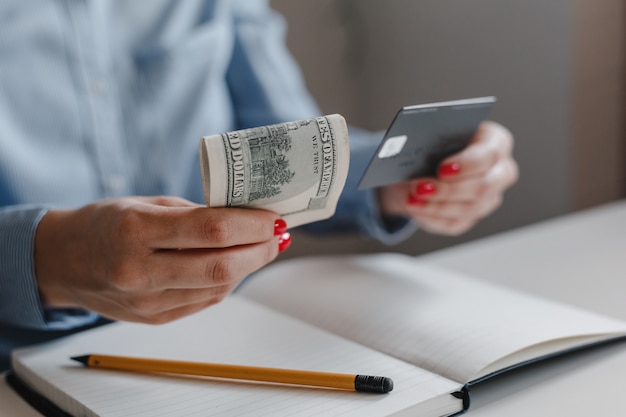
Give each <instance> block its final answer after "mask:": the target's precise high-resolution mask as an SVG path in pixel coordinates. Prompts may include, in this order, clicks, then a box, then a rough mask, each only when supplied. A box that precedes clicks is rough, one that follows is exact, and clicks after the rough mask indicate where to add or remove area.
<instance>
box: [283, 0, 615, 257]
mask: <svg viewBox="0 0 626 417" xmlns="http://www.w3.org/2000/svg"><path fill="white" fill-rule="evenodd" d="M624 3H625V2H624V0H603V1H597V0H576V1H571V0H553V1H550V2H545V1H543V0H509V1H506V2H502V1H499V0H471V1H463V2H459V1H452V0H420V1H419V2H416V1H412V0H385V1H384V2H383V1H377V0H272V5H273V6H274V7H275V8H276V9H277V10H278V11H280V12H281V13H283V14H284V15H285V16H286V18H287V21H288V23H289V32H288V44H289V47H290V49H291V50H292V52H293V53H294V55H295V57H296V59H297V60H298V61H299V63H300V64H301V66H302V68H303V72H304V75H305V78H306V80H307V83H308V86H309V88H310V90H311V92H312V93H313V95H314V96H315V97H316V99H317V100H318V102H319V104H320V106H321V108H322V110H323V112H324V113H341V114H343V115H344V116H346V118H347V119H348V121H349V122H350V123H351V124H354V125H358V126H362V127H365V128H368V129H374V130H380V129H384V128H385V127H386V126H387V124H388V123H389V122H390V121H391V118H392V117H393V115H394V114H395V112H396V111H397V109H398V108H399V107H401V106H403V105H407V104H419V103H426V102H431V101H442V100H448V99H457V98H465V97H473V96H483V95H495V96H497V98H498V103H497V105H496V107H495V108H494V111H493V112H492V114H491V119H493V120H496V121H498V122H500V123H502V124H504V125H505V126H507V127H508V128H509V129H510V130H511V131H512V132H513V133H514V135H515V137H516V149H515V156H516V159H517V160H518V162H519V164H520V170H521V178H520V181H519V183H518V184H517V185H515V186H514V188H512V189H511V190H510V191H509V192H508V193H507V195H506V201H505V203H504V205H503V206H502V207H501V208H500V209H499V210H498V211H497V212H496V213H494V214H493V215H492V216H490V217H489V218H488V219H485V220H484V221H483V222H481V223H480V224H479V225H478V226H477V227H476V228H475V229H473V230H472V231H471V232H469V233H467V234H465V235H463V236H460V237H438V236H433V235H427V234H426V233H423V232H419V233H418V234H416V235H415V236H414V237H413V238H411V239H410V240H409V241H407V242H405V243H403V244H401V245H399V246H396V247H393V248H388V247H383V246H381V245H379V244H377V243H374V242H368V241H364V240H362V239H359V238H355V237H346V238H342V239H332V240H328V239H319V238H317V237H316V238H311V237H307V236H303V235H300V234H296V235H295V236H294V241H293V246H292V248H291V249H290V250H289V251H288V252H289V256H295V255H300V254H303V253H327V252H330V253H335V252H342V251H348V252H355V251H361V252H370V251H380V250H393V251H399V252H405V253H411V254H419V253H424V252H428V251H431V250H435V249H439V248H442V247H446V246H449V245H454V244H457V243H461V242H464V241H468V240H471V239H475V238H479V237H482V236H486V235H489V234H492V233H496V232H499V231H502V230H507V229H511V228H515V227H519V226H522V225H525V224H529V223H534V222H537V221H541V220H544V219H548V218H551V217H554V216H558V215H561V214H564V213H568V212H571V211H575V210H579V209H582V208H585V207H590V206H593V205H597V204H601V203H604V202H607V201H611V200H614V199H617V198H621V197H623V196H624V195H625V191H626V180H625V172H626V170H625V165H626V163H625V162H626V146H625V145H624V124H623V122H622V121H623V115H624V114H625V110H624V97H625V95H624V91H625V89H624V85H625V83H624V81H625V74H626V72H625V70H624V68H625V67H624V62H625V50H626V48H625V44H626V35H625V34H624V21H625V20H626V19H625V18H626V6H625V4H624Z"/></svg>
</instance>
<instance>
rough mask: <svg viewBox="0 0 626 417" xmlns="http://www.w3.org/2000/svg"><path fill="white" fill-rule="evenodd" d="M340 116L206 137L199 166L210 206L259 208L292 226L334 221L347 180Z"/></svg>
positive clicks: (347, 155) (345, 132)
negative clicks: (281, 218)
mask: <svg viewBox="0 0 626 417" xmlns="http://www.w3.org/2000/svg"><path fill="white" fill-rule="evenodd" d="M349 161H350V145H349V141H348V129H347V127H346V121H345V120H344V118H343V117H342V116H341V115H339V114H332V115H328V116H321V117H317V118H314V119H309V120H300V121H295V122H289V123H281V124H275V125H270V126H261V127H255V128H251V129H244V130H238V131H234V132H228V133H222V134H219V135H211V136H204V137H203V138H202V139H201V140H200V164H201V167H202V180H203V183H204V194H205V197H206V203H207V206H209V207H255V208H262V209H266V210H271V211H274V212H276V213H278V214H279V215H281V216H282V217H283V219H285V221H286V222H287V225H288V227H295V226H299V225H301V224H305V223H310V222H314V221H317V220H322V219H326V218H329V217H331V216H332V215H333V214H334V212H335V208H336V206H337V200H338V199H339V195H340V194H341V192H342V190H343V186H344V184H345V181H346V177H347V175H348V165H349Z"/></svg>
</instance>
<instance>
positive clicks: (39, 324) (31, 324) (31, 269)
mask: <svg viewBox="0 0 626 417" xmlns="http://www.w3.org/2000/svg"><path fill="white" fill-rule="evenodd" d="M46 212H47V208H44V207H39V206H19V207H12V208H10V209H3V210H0V230H1V231H2V233H0V253H2V258H3V261H2V265H1V266H0V321H2V322H4V323H7V324H11V325H14V326H20V327H28V328H34V329H45V330H65V329H71V328H74V327H78V326H83V325H87V324H90V323H93V322H94V321H96V320H97V318H98V315H97V314H95V313H91V312H87V311H84V310H81V309H48V308H44V307H43V306H42V304H41V299H40V298H39V291H38V288H37V279H36V277H35V265H34V258H33V254H34V243H35V231H36V230H37V226H38V224H39V221H40V220H41V218H42V217H43V216H44V215H45V214H46Z"/></svg>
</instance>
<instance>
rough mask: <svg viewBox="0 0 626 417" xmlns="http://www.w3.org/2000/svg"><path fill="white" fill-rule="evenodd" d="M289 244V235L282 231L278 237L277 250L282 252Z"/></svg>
mask: <svg viewBox="0 0 626 417" xmlns="http://www.w3.org/2000/svg"><path fill="white" fill-rule="evenodd" d="M289 246H291V235H290V234H289V233H283V234H282V235H280V237H279V238H278V252H284V251H286V250H287V248H288V247H289Z"/></svg>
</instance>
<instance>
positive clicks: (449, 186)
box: [379, 122, 519, 235]
mask: <svg viewBox="0 0 626 417" xmlns="http://www.w3.org/2000/svg"><path fill="white" fill-rule="evenodd" d="M512 150H513V137H512V135H511V133H510V132H509V131H508V130H506V129H505V128H504V127H502V126H500V125H499V124H497V123H493V122H484V123H482V124H481V125H480V128H479V130H478V131H477V133H476V135H475V136H474V138H473V139H472V142H471V143H470V146H468V147H467V148H466V149H464V150H463V151H462V152H460V153H458V154H456V155H453V156H451V157H449V158H447V159H446V160H444V161H443V162H442V164H441V165H440V167H439V175H438V177H437V178H421V179H418V180H415V181H411V182H408V183H405V185H404V186H406V187H407V188H406V189H407V190H408V198H407V199H406V200H405V206H404V210H405V213H406V215H408V216H409V217H411V218H413V219H414V220H415V221H417V222H418V223H419V224H420V225H421V226H422V228H423V229H424V230H426V231H429V232H432V233H438V234H447V235H456V234H460V233H464V232H465V231H467V230H469V229H470V228H471V227H472V226H473V225H474V224H476V223H477V222H478V221H479V220H480V219H482V218H484V217H485V216H487V215H489V214H491V213H492V212H493V211H495V210H496V209H497V208H498V207H500V205H501V204H502V199H503V194H504V192H505V191H506V190H507V189H508V188H509V187H511V186H512V185H513V184H514V183H515V182H516V181H517V179H518V177H519V172H518V166H517V163H516V162H515V160H514V159H513V157H512ZM401 192H402V188H401V187H399V186H396V187H394V188H389V189H388V190H386V191H385V192H384V193H380V194H379V195H381V196H387V197H389V196H391V197H392V198H393V197H394V196H397V195H398V194H399V193H401ZM396 200H397V201H398V200H399V199H397V198H396ZM382 206H383V207H386V208H387V209H388V211H390V212H392V213H398V212H401V210H402V208H400V207H399V203H398V202H396V205H395V206H394V205H393V204H391V203H386V205H382Z"/></svg>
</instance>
